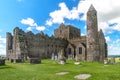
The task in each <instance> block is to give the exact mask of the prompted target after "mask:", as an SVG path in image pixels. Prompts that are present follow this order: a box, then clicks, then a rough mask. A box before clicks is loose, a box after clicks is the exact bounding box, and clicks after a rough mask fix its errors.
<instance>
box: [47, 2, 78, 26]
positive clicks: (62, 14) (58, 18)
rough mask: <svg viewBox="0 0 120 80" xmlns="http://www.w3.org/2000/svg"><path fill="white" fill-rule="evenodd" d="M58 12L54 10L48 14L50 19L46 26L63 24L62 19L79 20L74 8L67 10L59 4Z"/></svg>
mask: <svg viewBox="0 0 120 80" xmlns="http://www.w3.org/2000/svg"><path fill="white" fill-rule="evenodd" d="M59 7H60V10H55V11H53V12H51V13H50V17H51V18H50V19H49V20H47V21H46V25H49V26H51V25H52V24H54V23H57V24H60V23H64V19H65V18H66V19H70V20H75V19H79V12H78V11H77V8H76V7H73V9H72V10H69V9H68V7H67V6H66V4H65V3H64V2H62V3H60V4H59Z"/></svg>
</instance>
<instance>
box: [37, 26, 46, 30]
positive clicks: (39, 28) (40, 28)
mask: <svg viewBox="0 0 120 80" xmlns="http://www.w3.org/2000/svg"><path fill="white" fill-rule="evenodd" d="M36 29H37V30H38V31H44V30H45V27H44V26H37V27H36Z"/></svg>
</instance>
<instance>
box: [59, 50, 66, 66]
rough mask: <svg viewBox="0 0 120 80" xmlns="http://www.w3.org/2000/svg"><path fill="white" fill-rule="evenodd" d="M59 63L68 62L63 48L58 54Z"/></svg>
mask: <svg viewBox="0 0 120 80" xmlns="http://www.w3.org/2000/svg"><path fill="white" fill-rule="evenodd" d="M58 63H59V64H66V58H65V56H64V52H63V50H61V51H60V53H59V54H58Z"/></svg>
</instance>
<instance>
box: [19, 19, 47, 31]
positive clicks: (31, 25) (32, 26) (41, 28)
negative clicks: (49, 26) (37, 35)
mask: <svg viewBox="0 0 120 80" xmlns="http://www.w3.org/2000/svg"><path fill="white" fill-rule="evenodd" d="M20 22H21V23H22V24H25V25H27V26H29V27H27V30H28V31H32V30H33V29H36V30H38V31H44V30H45V29H46V28H45V27H44V26H38V25H37V23H35V21H34V19H32V18H27V19H22V20H21V21H20Z"/></svg>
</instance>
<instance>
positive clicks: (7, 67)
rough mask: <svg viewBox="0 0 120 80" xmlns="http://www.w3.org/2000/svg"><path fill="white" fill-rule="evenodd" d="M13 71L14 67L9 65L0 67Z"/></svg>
mask: <svg viewBox="0 0 120 80" xmlns="http://www.w3.org/2000/svg"><path fill="white" fill-rule="evenodd" d="M10 68H11V69H13V67H11V66H8V65H2V66H0V69H10Z"/></svg>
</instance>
